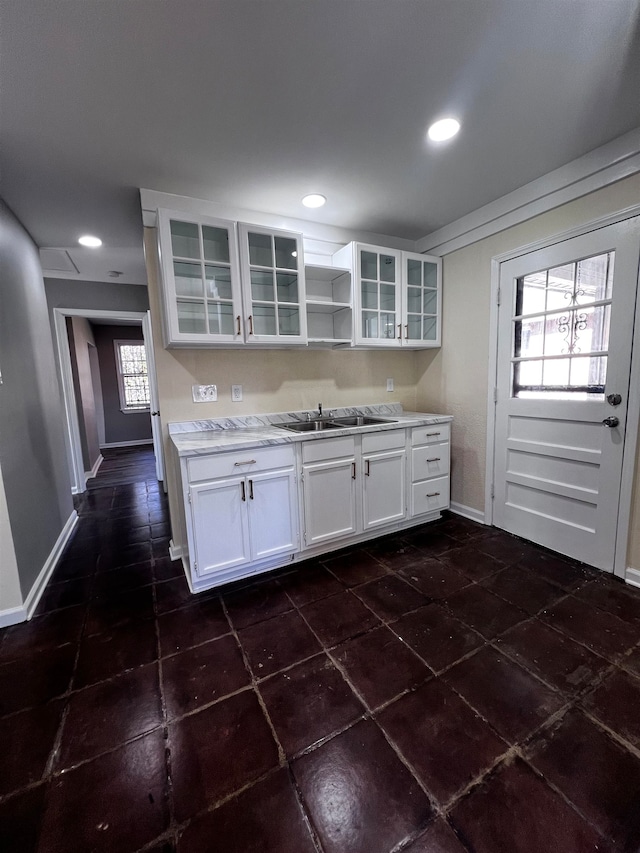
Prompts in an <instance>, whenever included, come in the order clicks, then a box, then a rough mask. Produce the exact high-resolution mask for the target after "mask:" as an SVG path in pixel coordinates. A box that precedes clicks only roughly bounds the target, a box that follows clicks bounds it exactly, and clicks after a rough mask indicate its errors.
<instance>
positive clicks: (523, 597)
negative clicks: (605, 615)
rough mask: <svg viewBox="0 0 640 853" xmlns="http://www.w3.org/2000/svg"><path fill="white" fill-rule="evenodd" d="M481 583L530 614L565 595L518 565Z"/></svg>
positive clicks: (557, 588)
mask: <svg viewBox="0 0 640 853" xmlns="http://www.w3.org/2000/svg"><path fill="white" fill-rule="evenodd" d="M481 585H482V586H483V587H484V588H485V589H488V590H490V592H493V593H495V594H496V595H499V596H500V597H501V598H505V599H506V600H507V601H509V602H511V604H514V605H515V606H516V607H519V608H520V609H521V610H524V611H525V612H526V613H528V614H529V615H531V616H533V615H534V613H537V612H538V611H539V610H542V608H543V607H548V606H549V605H550V604H551V603H552V602H554V601H556V600H557V599H558V598H560V597H561V596H563V595H565V593H564V591H563V590H561V589H560V588H559V587H557V586H554V585H553V584H550V583H548V582H547V581H546V580H544V579H543V578H539V577H537V576H536V575H535V574H534V573H533V572H527V571H526V570H525V569H521V568H520V567H519V566H511V568H509V569H505V570H504V571H502V572H498V573H497V574H495V575H492V576H491V577H489V578H486V579H485V580H483V581H482V582H481Z"/></svg>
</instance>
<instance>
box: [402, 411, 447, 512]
mask: <svg viewBox="0 0 640 853" xmlns="http://www.w3.org/2000/svg"><path fill="white" fill-rule="evenodd" d="M449 438H450V427H449V424H448V423H447V424H437V425H434V426H428V427H414V428H413V429H412V430H411V517H412V518H413V517H415V516H419V515H423V514H425V513H428V512H434V511H439V510H442V509H446V508H447V507H448V506H449V491H450V488H449V458H450V452H449V445H450V441H449Z"/></svg>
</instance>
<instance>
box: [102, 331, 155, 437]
mask: <svg viewBox="0 0 640 853" xmlns="http://www.w3.org/2000/svg"><path fill="white" fill-rule="evenodd" d="M91 326H92V328H93V337H94V340H95V342H96V347H97V350H98V361H99V363H100V384H101V385H102V404H103V407H104V437H105V438H104V443H105V444H116V443H120V442H125V441H148V440H150V439H151V415H150V414H149V412H127V413H126V414H125V413H124V412H123V411H121V409H120V395H119V392H118V374H117V371H116V357H115V350H114V346H113V342H114V340H123V341H142V340H143V337H142V327H141V326H101V325H99V324H98V323H92V324H91Z"/></svg>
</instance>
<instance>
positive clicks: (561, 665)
mask: <svg viewBox="0 0 640 853" xmlns="http://www.w3.org/2000/svg"><path fill="white" fill-rule="evenodd" d="M496 643H497V645H499V646H500V648H501V649H504V650H505V651H506V652H507V653H508V654H509V655H510V656H511V657H515V658H516V660H517V661H518V663H520V664H522V666H524V667H525V668H526V669H529V670H531V671H532V672H533V673H535V675H537V676H538V677H539V678H541V679H542V680H543V681H546V682H547V683H548V684H551V685H552V686H553V687H557V689H558V690H561V691H562V692H563V693H567V694H574V693H577V692H578V691H581V690H584V688H585V687H587V686H588V685H589V684H590V683H591V682H592V681H593V680H594V679H595V678H597V677H598V675H599V674H600V673H601V672H602V670H603V669H605V667H607V666H609V663H608V661H606V660H605V659H604V658H602V657H600V656H599V655H595V654H594V653H593V652H590V651H589V650H588V649H585V648H584V646H580V645H578V643H575V642H574V641H573V640H571V639H570V638H569V637H567V635H566V634H562V633H560V632H559V631H554V630H553V629H552V628H550V627H548V626H547V625H545V624H544V623H543V622H540V621H539V620H538V619H530V620H529V621H528V622H522V623H521V624H520V625H516V626H515V628H511V630H509V631H507V632H506V633H504V634H502V636H500V637H499V638H498V639H497V641H496Z"/></svg>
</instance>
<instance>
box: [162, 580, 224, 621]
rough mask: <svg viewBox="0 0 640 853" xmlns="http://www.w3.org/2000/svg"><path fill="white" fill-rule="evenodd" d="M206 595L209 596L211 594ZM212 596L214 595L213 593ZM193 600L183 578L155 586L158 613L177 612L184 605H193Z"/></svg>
mask: <svg viewBox="0 0 640 853" xmlns="http://www.w3.org/2000/svg"><path fill="white" fill-rule="evenodd" d="M201 594H202V593H201ZM208 594H209V595H211V594H212V593H208ZM213 594H214V595H215V593H213ZM205 595H206V593H205ZM194 600H195V595H194V594H193V593H192V592H191V590H190V589H189V585H188V583H187V579H186V578H185V577H184V576H183V577H177V578H173V579H172V580H168V581H160V582H159V583H157V584H156V610H157V612H158V613H168V612H169V611H170V610H177V609H178V608H179V607H184V606H185V605H186V604H193V602H194Z"/></svg>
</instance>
